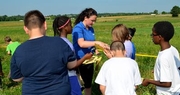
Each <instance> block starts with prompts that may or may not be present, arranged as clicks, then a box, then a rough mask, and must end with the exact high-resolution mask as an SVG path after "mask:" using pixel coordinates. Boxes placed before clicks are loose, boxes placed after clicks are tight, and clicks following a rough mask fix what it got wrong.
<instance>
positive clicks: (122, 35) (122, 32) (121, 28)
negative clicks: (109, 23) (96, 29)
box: [111, 24, 129, 43]
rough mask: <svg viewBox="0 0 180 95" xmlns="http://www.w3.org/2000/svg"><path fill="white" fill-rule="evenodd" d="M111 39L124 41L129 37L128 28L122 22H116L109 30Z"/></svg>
mask: <svg viewBox="0 0 180 95" xmlns="http://www.w3.org/2000/svg"><path fill="white" fill-rule="evenodd" d="M111 35H112V41H121V42H123V43H124V42H125V40H127V39H128V38H129V30H128V28H127V27H126V26H125V25H123V24H117V25H116V26H115V27H114V28H113V29H112V32H111Z"/></svg>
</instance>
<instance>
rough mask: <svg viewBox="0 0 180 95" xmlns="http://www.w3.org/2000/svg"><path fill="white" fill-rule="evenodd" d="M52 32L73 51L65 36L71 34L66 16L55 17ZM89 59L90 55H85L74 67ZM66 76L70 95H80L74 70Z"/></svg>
mask: <svg viewBox="0 0 180 95" xmlns="http://www.w3.org/2000/svg"><path fill="white" fill-rule="evenodd" d="M53 30H54V36H60V37H61V38H62V39H63V40H64V41H65V42H67V44H68V45H69V46H70V47H71V49H72V50H73V51H74V48H73V45H72V44H71V42H70V41H69V40H68V39H67V35H68V34H71V33H72V26H71V20H70V18H68V17H66V16H60V17H56V18H55V20H54V21H53ZM91 57H92V53H87V54H86V55H85V56H84V57H83V58H81V59H79V60H78V64H77V65H76V67H78V66H79V65H81V63H83V61H85V60H86V59H89V58H91ZM68 74H69V79H70V83H71V95H82V93H81V87H80V84H79V82H78V77H77V74H76V70H74V69H72V70H69V71H68Z"/></svg>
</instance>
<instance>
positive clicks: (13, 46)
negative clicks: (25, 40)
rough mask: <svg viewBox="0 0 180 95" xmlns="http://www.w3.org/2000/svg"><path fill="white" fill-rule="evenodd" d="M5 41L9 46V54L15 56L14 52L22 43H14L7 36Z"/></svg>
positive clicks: (7, 49)
mask: <svg viewBox="0 0 180 95" xmlns="http://www.w3.org/2000/svg"><path fill="white" fill-rule="evenodd" d="M4 41H5V42H6V43H7V44H8V45H7V48H6V51H7V54H9V55H13V53H14V51H15V50H16V48H17V47H18V46H19V45H20V43H19V42H17V41H15V42H13V41H12V40H11V38H10V37H9V36H6V37H5V38H4Z"/></svg>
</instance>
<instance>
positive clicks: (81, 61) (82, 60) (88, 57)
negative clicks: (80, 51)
mask: <svg viewBox="0 0 180 95" xmlns="http://www.w3.org/2000/svg"><path fill="white" fill-rule="evenodd" d="M92 56H93V54H92V53H86V55H84V56H83V57H82V58H81V59H79V60H78V61H77V65H76V67H74V68H77V67H78V66H79V65H81V64H82V63H83V62H84V61H85V60H86V59H90V58H91V57H92Z"/></svg>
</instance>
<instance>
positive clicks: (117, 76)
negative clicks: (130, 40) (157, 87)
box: [95, 41, 141, 95]
mask: <svg viewBox="0 0 180 95" xmlns="http://www.w3.org/2000/svg"><path fill="white" fill-rule="evenodd" d="M111 52H112V54H113V57H112V58H110V59H109V60H107V61H106V62H105V63H104V64H103V66H102V67H101V70H100V72H99V74H98V76H97V78H96V80H95V82H96V83H98V84H100V89H101V86H105V91H104V92H103V90H101V91H102V93H104V94H105V95H136V92H135V89H136V86H137V85H139V84H141V76H140V72H139V68H138V65H137V63H136V61H135V60H133V59H130V58H127V57H125V48H124V45H123V43H122V42H119V41H114V42H112V44H111Z"/></svg>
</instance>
